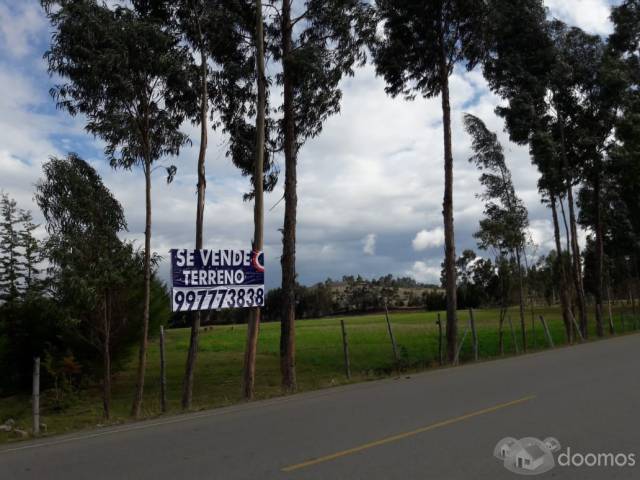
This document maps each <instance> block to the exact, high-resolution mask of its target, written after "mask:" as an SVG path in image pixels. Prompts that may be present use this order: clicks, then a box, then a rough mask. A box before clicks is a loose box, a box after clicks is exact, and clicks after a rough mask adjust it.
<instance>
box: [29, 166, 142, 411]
mask: <svg viewBox="0 0 640 480" xmlns="http://www.w3.org/2000/svg"><path fill="white" fill-rule="evenodd" d="M43 171H44V178H43V179H41V180H40V181H39V182H38V184H37V186H36V201H37V203H38V206H39V207H40V209H41V210H42V213H43V215H44V218H45V221H46V228H47V232H48V234H49V238H48V240H47V242H46V252H47V258H48V259H49V260H50V261H51V263H52V265H53V270H54V274H53V277H54V291H55V292H56V295H57V300H58V301H59V302H60V303H61V304H64V305H66V306H67V308H68V309H69V312H70V315H71V316H72V317H73V318H80V319H81V320H80V321H81V323H82V324H81V325H79V326H78V327H77V328H76V330H82V329H86V330H87V332H88V334H87V338H90V339H91V340H90V342H89V343H91V344H92V345H94V346H96V348H98V349H99V350H100V354H101V355H102V361H103V382H102V386H103V390H102V395H103V407H104V416H105V418H107V419H108V418H109V416H110V406H111V352H110V349H111V347H112V345H113V339H112V336H111V332H112V329H115V325H114V323H115V321H114V315H113V310H114V304H115V301H114V300H115V297H116V295H117V293H118V291H119V290H122V289H123V287H124V285H125V284H126V282H127V281H128V280H129V278H130V277H131V273H132V272H131V267H130V265H131V259H130V258H131V257H130V255H129V252H128V249H127V247H126V246H125V245H124V244H123V243H122V242H121V240H120V239H119V238H118V234H119V233H120V232H122V231H124V230H126V227H127V224H126V220H125V216H124V211H123V210H122V206H121V205H120V203H119V202H118V201H117V200H116V199H115V198H114V197H113V195H112V194H111V192H110V191H109V189H108V188H107V187H106V186H105V185H104V184H103V183H102V180H101V179H100V177H99V175H98V174H97V172H96V171H95V170H94V168H93V167H91V166H90V165H89V164H88V163H87V162H85V161H84V160H83V159H81V158H80V157H78V156H77V155H74V154H71V155H69V156H68V157H67V158H55V157H53V158H51V159H50V160H49V161H48V162H47V163H45V164H44V165H43Z"/></svg>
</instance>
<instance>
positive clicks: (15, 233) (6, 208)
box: [0, 193, 24, 302]
mask: <svg viewBox="0 0 640 480" xmlns="http://www.w3.org/2000/svg"><path fill="white" fill-rule="evenodd" d="M0 216H1V217H0V240H1V241H0V294H1V296H0V299H1V300H3V301H5V302H12V301H15V300H16V299H18V297H19V296H20V290H21V288H22V286H21V282H22V279H23V273H24V265H23V264H22V262H21V258H22V253H21V251H20V223H21V211H20V209H19V208H18V204H17V203H16V201H15V200H14V199H12V198H9V196H8V195H7V194H5V193H2V196H0Z"/></svg>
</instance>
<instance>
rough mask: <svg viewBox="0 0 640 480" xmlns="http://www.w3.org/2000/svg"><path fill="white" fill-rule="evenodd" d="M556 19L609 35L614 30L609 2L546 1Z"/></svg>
mask: <svg viewBox="0 0 640 480" xmlns="http://www.w3.org/2000/svg"><path fill="white" fill-rule="evenodd" d="M545 4H546V6H547V7H549V10H550V11H551V14H552V15H553V16H554V17H557V18H560V19H562V20H564V21H565V22H567V23H569V24H571V25H575V26H577V27H580V28H582V29H583V30H586V31H587V32H589V33H596V34H599V35H607V34H609V33H610V32H611V30H612V25H611V21H610V19H609V14H610V7H611V6H610V4H609V2H607V0H545Z"/></svg>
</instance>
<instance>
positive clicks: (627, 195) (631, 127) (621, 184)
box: [609, 0, 640, 297]
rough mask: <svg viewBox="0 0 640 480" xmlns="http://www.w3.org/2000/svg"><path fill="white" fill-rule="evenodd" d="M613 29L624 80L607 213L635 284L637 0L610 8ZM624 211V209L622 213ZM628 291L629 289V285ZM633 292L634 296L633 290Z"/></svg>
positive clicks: (639, 87) (639, 115)
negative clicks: (612, 204)
mask: <svg viewBox="0 0 640 480" xmlns="http://www.w3.org/2000/svg"><path fill="white" fill-rule="evenodd" d="M611 19H612V21H613V25H614V32H613V34H612V35H611V37H610V39H609V40H610V45H611V49H612V53H613V54H614V55H616V57H617V59H618V60H619V62H620V63H621V64H622V65H621V66H622V68H621V69H620V70H619V76H620V77H621V78H622V79H623V80H624V88H623V91H622V92H621V102H620V111H619V117H618V119H617V122H616V130H615V137H616V142H615V144H614V145H613V146H612V148H611V149H610V152H609V153H610V160H611V162H610V167H611V170H610V173H611V176H610V180H611V181H612V184H613V186H614V189H615V193H616V196H617V202H616V203H615V208H614V209H612V211H611V212H610V215H612V216H613V217H614V218H615V222H614V223H613V225H612V226H613V227H614V228H615V232H614V242H615V249H616V250H617V251H616V252H612V253H616V254H617V256H620V257H627V258H626V259H623V258H619V259H616V263H617V264H619V265H620V264H629V267H627V268H625V269H623V270H627V271H629V272H630V276H632V277H635V283H636V289H637V288H638V281H639V279H638V271H639V270H640V265H639V264H640V254H639V253H638V252H640V120H639V119H640V2H638V0H624V1H622V2H621V3H620V4H619V5H617V6H615V7H614V8H613V10H612V15H611ZM623 212H624V213H623ZM629 293H632V290H631V289H629ZM633 295H634V296H636V297H638V296H639V295H638V291H637V290H636V292H635V294H633Z"/></svg>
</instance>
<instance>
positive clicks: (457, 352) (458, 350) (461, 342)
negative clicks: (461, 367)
mask: <svg viewBox="0 0 640 480" xmlns="http://www.w3.org/2000/svg"><path fill="white" fill-rule="evenodd" d="M467 333H469V325H467V328H465V329H464V334H463V335H462V340H460V344H459V345H458V348H457V349H456V356H455V357H453V364H454V365H458V362H459V360H460V352H461V351H462V345H463V344H464V341H465V340H466V338H467Z"/></svg>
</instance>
